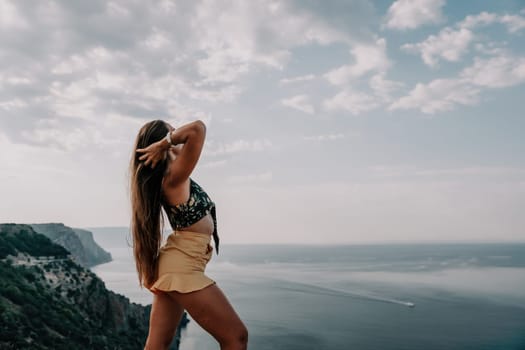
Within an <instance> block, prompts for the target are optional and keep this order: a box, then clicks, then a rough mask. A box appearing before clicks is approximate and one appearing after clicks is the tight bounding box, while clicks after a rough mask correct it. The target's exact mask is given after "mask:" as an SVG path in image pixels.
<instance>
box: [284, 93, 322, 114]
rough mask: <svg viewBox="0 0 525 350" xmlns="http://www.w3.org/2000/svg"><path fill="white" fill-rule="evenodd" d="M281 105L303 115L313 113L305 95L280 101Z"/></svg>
mask: <svg viewBox="0 0 525 350" xmlns="http://www.w3.org/2000/svg"><path fill="white" fill-rule="evenodd" d="M281 103H282V104H283V105H284V106H287V107H290V108H293V109H297V110H298V111H301V112H304V113H308V114H313V113H314V107H313V106H312V105H311V104H310V100H309V98H308V96H306V95H296V96H293V97H290V98H285V99H282V100H281Z"/></svg>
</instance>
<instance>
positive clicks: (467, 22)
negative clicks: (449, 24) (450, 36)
mask: <svg viewBox="0 0 525 350" xmlns="http://www.w3.org/2000/svg"><path fill="white" fill-rule="evenodd" d="M521 13H523V11H522V12H521ZM494 23H500V24H503V25H505V26H506V27H507V30H508V31H509V32H510V33H515V32H517V31H520V30H521V29H523V28H525V17H523V16H521V15H509V14H505V15H498V14H495V13H490V12H485V11H484V12H481V13H479V14H477V15H469V16H466V17H465V19H464V20H463V21H461V22H459V23H458V24H457V25H458V26H459V27H461V28H475V27H480V26H486V25H489V24H494Z"/></svg>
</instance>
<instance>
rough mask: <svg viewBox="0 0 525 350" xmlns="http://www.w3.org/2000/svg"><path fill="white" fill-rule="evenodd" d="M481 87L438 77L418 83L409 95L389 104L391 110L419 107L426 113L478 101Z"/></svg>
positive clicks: (447, 109)
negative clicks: (425, 82)
mask: <svg viewBox="0 0 525 350" xmlns="http://www.w3.org/2000/svg"><path fill="white" fill-rule="evenodd" d="M478 95H479V89H477V88H475V87H473V86H471V85H469V84H467V83H465V82H463V81H461V80H457V79H436V80H433V81H431V82H430V83H428V84H421V83H418V84H417V85H416V86H415V87H414V89H412V91H410V93H409V94H408V95H407V96H404V97H401V98H400V99H398V100H397V101H395V102H394V103H392V104H391V105H390V106H389V108H388V109H389V110H396V109H419V110H421V112H423V113H426V114H434V113H436V112H443V111H449V110H452V109H453V108H454V107H455V106H456V105H458V104H461V105H473V104H475V103H476V102H478Z"/></svg>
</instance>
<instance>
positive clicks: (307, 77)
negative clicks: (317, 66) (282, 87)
mask: <svg viewBox="0 0 525 350" xmlns="http://www.w3.org/2000/svg"><path fill="white" fill-rule="evenodd" d="M314 79H315V75H314V74H306V75H301V76H298V77H293V78H283V79H281V80H279V83H280V84H292V83H300V82H304V81H311V80H314Z"/></svg>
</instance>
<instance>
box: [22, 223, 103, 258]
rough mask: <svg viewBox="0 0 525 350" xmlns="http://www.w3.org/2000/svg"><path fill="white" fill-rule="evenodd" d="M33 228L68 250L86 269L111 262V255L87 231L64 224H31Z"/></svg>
mask: <svg viewBox="0 0 525 350" xmlns="http://www.w3.org/2000/svg"><path fill="white" fill-rule="evenodd" d="M31 227H32V228H33V230H35V231H36V232H38V233H41V234H43V235H45V236H47V237H48V238H49V239H51V240H52V241H53V242H54V243H57V244H59V245H61V246H62V247H64V248H66V249H67V250H68V251H69V252H71V254H72V255H73V259H75V261H76V262H78V263H79V264H80V265H82V266H84V267H91V266H94V265H98V264H103V263H105V262H109V261H111V254H110V253H108V252H106V251H105V250H104V249H102V248H101V247H100V246H99V245H98V244H97V243H96V242H95V240H94V239H93V234H92V233H91V232H89V231H87V230H83V229H77V228H71V227H68V226H65V225H64V224H62V223H45V224H31Z"/></svg>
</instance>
